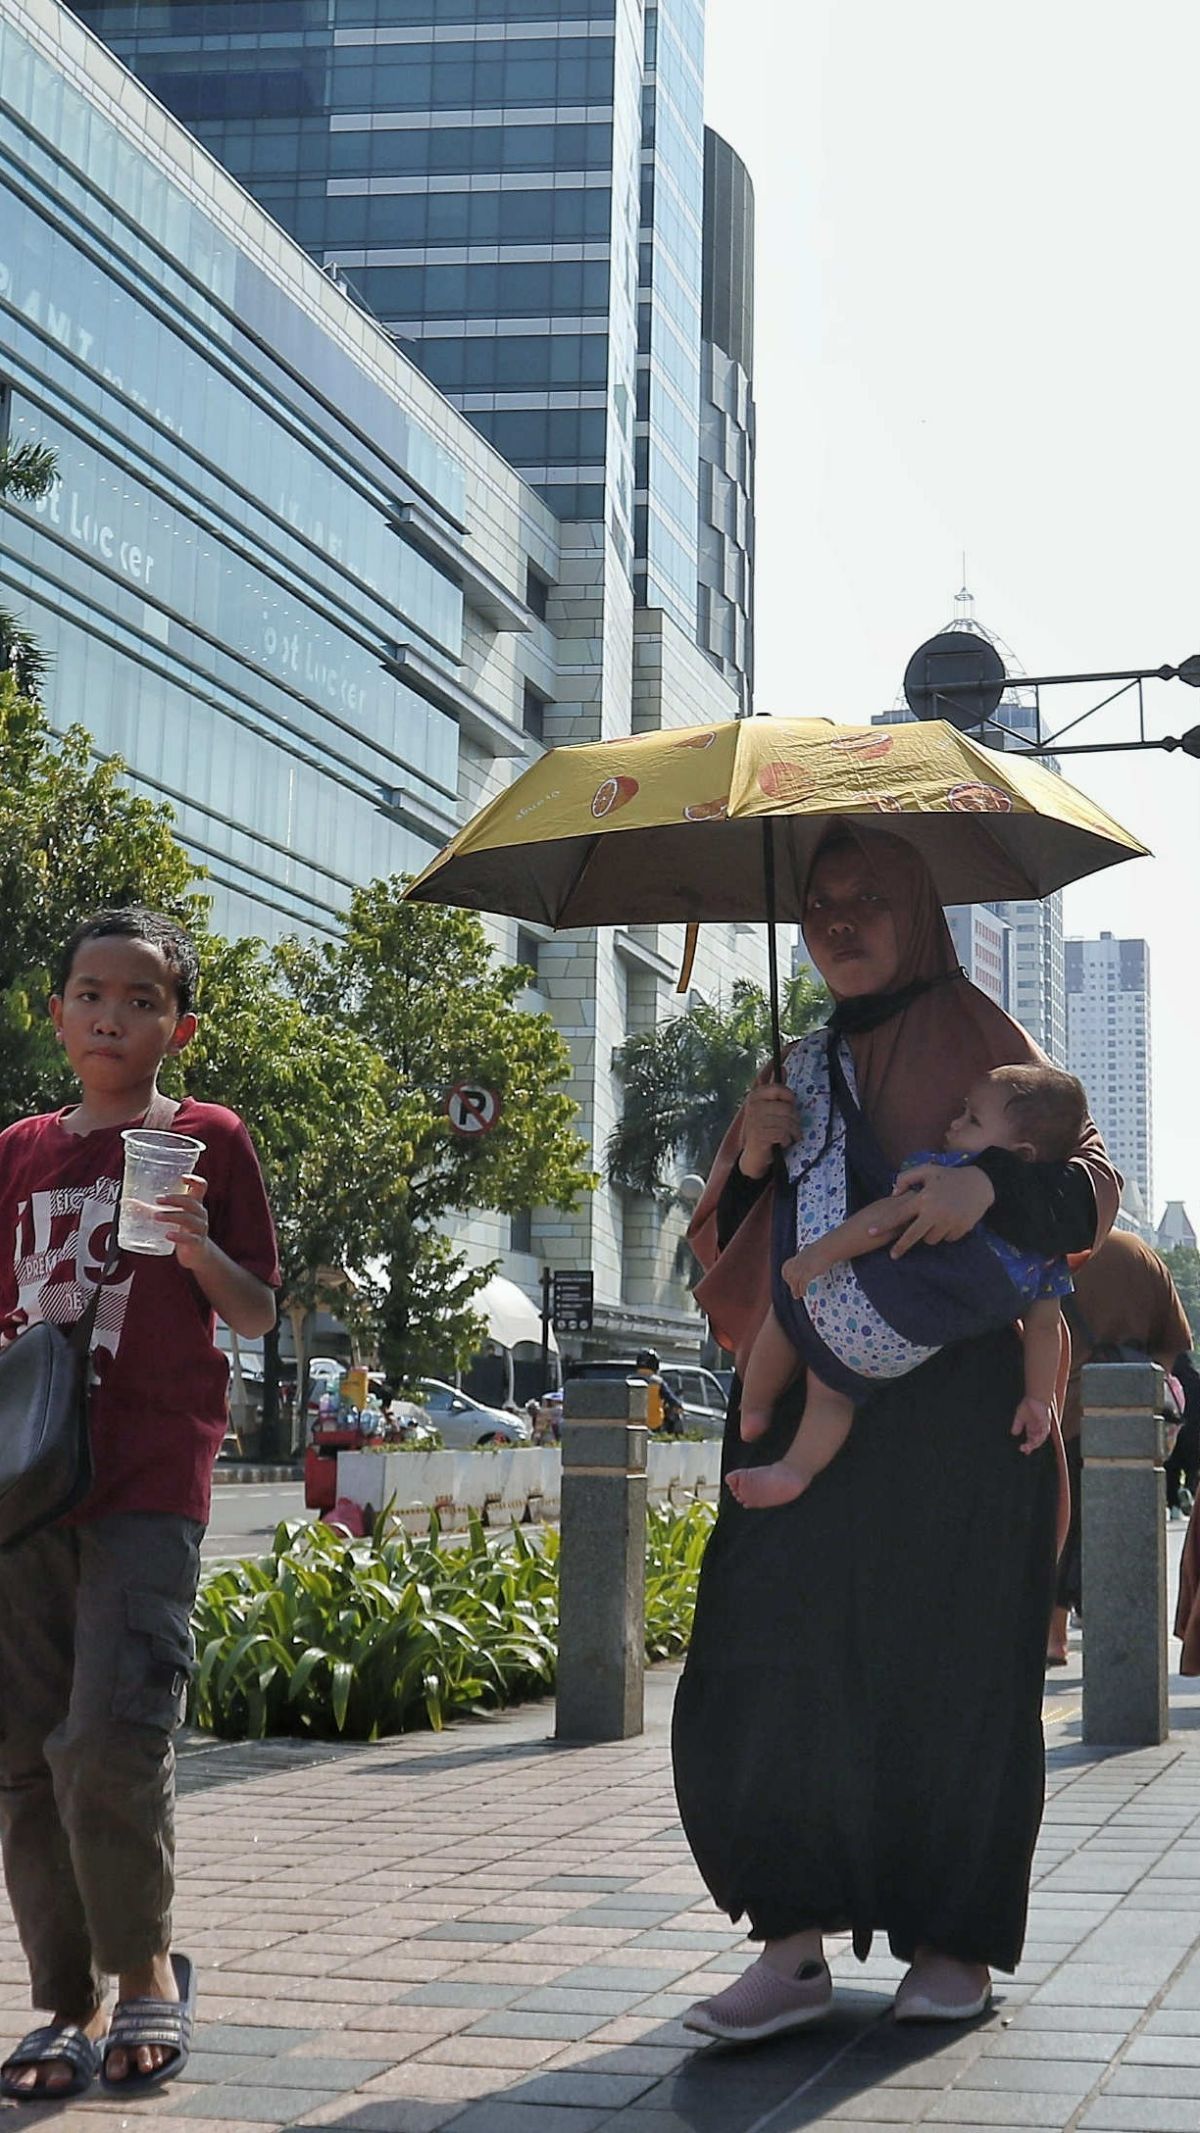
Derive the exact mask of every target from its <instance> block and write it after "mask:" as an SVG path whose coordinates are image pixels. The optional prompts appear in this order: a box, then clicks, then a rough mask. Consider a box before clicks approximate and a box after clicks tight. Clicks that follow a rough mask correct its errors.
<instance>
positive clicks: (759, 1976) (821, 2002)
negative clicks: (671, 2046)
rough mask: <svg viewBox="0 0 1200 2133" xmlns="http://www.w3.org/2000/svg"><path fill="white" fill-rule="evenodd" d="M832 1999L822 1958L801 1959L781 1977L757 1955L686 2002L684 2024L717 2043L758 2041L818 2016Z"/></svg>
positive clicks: (815, 2020)
mask: <svg viewBox="0 0 1200 2133" xmlns="http://www.w3.org/2000/svg"><path fill="white" fill-rule="evenodd" d="M832 2002H833V1979H832V1978H831V1977H830V1975H829V1966H828V1964H827V1963H818V1962H810V1963H801V1965H800V1968H799V1970H798V1971H797V1972H796V1974H795V1976H794V1977H781V1975H780V1973H779V1971H778V1970H772V1968H771V1965H770V1964H769V1963H766V1962H764V1961H763V1959H762V1957H761V1955H760V1956H759V1958H758V1961H757V1962H755V1963H751V1965H750V1968H749V1969H748V1970H744V1971H743V1972H742V1975H741V1977H739V1978H736V1979H735V1980H734V1983H733V1984H732V1985H727V1986H726V1987H725V1990H724V1992H718V1993H716V1994H715V1995H714V1997H713V1998H712V1999H711V2000H697V2002H696V2004H695V2006H694V2007H689V2008H688V2011H687V2013H686V2014H685V2015H684V2017H683V2026H684V2028H685V2029H695V2030H698V2031H699V2033H700V2035H701V2036H702V2037H716V2038H717V2040H718V2041H719V2042H720V2043H722V2044H758V2043H760V2042H761V2041H762V2039H763V2038H764V2037H780V2036H782V2035H783V2034H784V2033H785V2031H787V2030H789V2029H804V2028H805V2027H806V2026H807V2024H808V2023H809V2022H819V2021H820V2019H821V2016H822V2015H825V2014H828V2012H829V2009H830V2006H831V2004H832Z"/></svg>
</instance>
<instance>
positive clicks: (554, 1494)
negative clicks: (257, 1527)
mask: <svg viewBox="0 0 1200 2133" xmlns="http://www.w3.org/2000/svg"><path fill="white" fill-rule="evenodd" d="M646 1452H647V1458H646V1472H647V1481H648V1489H649V1496H650V1501H651V1502H652V1503H671V1504H677V1505H680V1506H683V1505H686V1504H689V1503H694V1502H695V1501H697V1500H700V1501H702V1502H705V1503H715V1502H716V1499H717V1494H718V1491H719V1488H720V1472H721V1447H720V1445H719V1444H715V1443H712V1442H705V1443H703V1444H693V1443H689V1442H682V1443H677V1444H672V1443H666V1444H664V1443H662V1442H660V1441H659V1440H658V1439H657V1438H654V1437H652V1438H651V1439H650V1442H649V1444H648V1446H647V1448H646ZM337 1493H338V1496H339V1497H343V1496H344V1497H346V1498H347V1499H348V1501H349V1502H350V1503H357V1504H362V1505H363V1506H364V1507H365V1506H367V1505H370V1507H371V1509H372V1510H373V1511H379V1510H382V1508H383V1506H384V1504H385V1503H388V1502H394V1503H395V1507H396V1514H397V1516H398V1517H399V1519H400V1521H401V1523H402V1524H403V1526H404V1527H405V1529H406V1531H407V1532H409V1533H424V1531H425V1529H426V1527H427V1526H428V1524H429V1514H430V1512H431V1511H432V1510H436V1511H437V1514H438V1517H439V1518H440V1519H441V1521H442V1525H443V1526H444V1527H445V1529H446V1530H447V1531H448V1532H451V1533H456V1532H462V1531H463V1530H464V1529H465V1527H466V1525H467V1522H468V1519H469V1517H470V1514H471V1512H472V1511H475V1512H477V1513H478V1514H479V1516H480V1517H481V1518H482V1519H483V1521H484V1523H485V1524H486V1525H487V1526H488V1527H489V1529H491V1528H499V1527H504V1528H505V1529H507V1528H508V1527H509V1526H519V1525H522V1524H523V1523H524V1522H525V1520H526V1519H529V1520H530V1521H532V1522H539V1521H542V1520H549V1521H551V1522H552V1521H553V1520H555V1519H557V1517H558V1513H559V1505H560V1502H561V1499H562V1455H561V1453H560V1452H559V1449H558V1446H557V1445H546V1446H539V1445H525V1444H520V1445H512V1446H509V1447H507V1448H506V1449H504V1450H500V1451H471V1452H389V1451H378V1452H339V1453H338V1455H337Z"/></svg>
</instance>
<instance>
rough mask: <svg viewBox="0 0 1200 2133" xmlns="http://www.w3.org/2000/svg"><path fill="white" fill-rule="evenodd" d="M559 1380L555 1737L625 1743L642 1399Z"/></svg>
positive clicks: (639, 1633)
mask: <svg viewBox="0 0 1200 2133" xmlns="http://www.w3.org/2000/svg"><path fill="white" fill-rule="evenodd" d="M648 1389H649V1388H648V1387H647V1386H646V1384H645V1383H644V1381H643V1380H642V1379H640V1378H630V1379H623V1378H615V1379H608V1378H579V1379H576V1380H574V1381H573V1382H572V1381H569V1382H568V1384H567V1388H566V1394H565V1398H564V1402H563V1407H564V1413H563V1434H562V1510H561V1513H560V1518H559V1526H560V1531H561V1535H562V1544H561V1548H560V1551H559V1558H558V1687H557V1691H556V1698H557V1703H556V1713H555V1727H554V1732H555V1738H556V1739H557V1740H579V1741H584V1740H628V1739H629V1738H630V1736H631V1735H633V1734H635V1733H640V1732H641V1731H642V1726H643V1710H644V1706H643V1685H644V1676H645V1670H646V1443H647V1438H648V1434H649V1432H648V1431H647V1428H646V1394H647V1391H648Z"/></svg>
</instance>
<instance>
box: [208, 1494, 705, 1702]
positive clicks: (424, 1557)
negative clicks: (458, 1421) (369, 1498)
mask: <svg viewBox="0 0 1200 2133" xmlns="http://www.w3.org/2000/svg"><path fill="white" fill-rule="evenodd" d="M714 1515H715V1514H714V1513H713V1511H712V1510H711V1508H710V1507H709V1506H707V1505H697V1506H694V1507H692V1508H690V1509H689V1510H687V1511H686V1512H675V1511H671V1510H658V1509H654V1510H651V1512H650V1513H649V1516H648V1519H647V1543H646V1654H647V1657H648V1658H650V1659H663V1658H667V1657H669V1656H670V1655H671V1654H672V1653H675V1652H679V1651H682V1650H683V1649H685V1647H686V1645H687V1640H688V1635H689V1633H690V1630H691V1621H692V1612H693V1609H694V1606H695V1597H696V1579H697V1577H698V1575H699V1568H700V1558H701V1556H702V1555H703V1552H704V1544H705V1541H706V1540H707V1538H708V1534H709V1531H710V1530H711V1527H712V1522H713V1517H714ZM558 1547H559V1539H558V1533H557V1531H556V1530H555V1529H554V1528H552V1527H540V1528H538V1529H537V1531H536V1534H535V1535H533V1536H527V1535H526V1534H525V1533H524V1532H523V1531H521V1530H519V1529H518V1530H515V1531H513V1532H509V1533H492V1534H489V1533H485V1531H484V1529H483V1527H482V1525H481V1524H480V1522H479V1520H478V1519H475V1518H473V1519H472V1521H471V1524H470V1527H469V1529H468V1532H467V1534H466V1535H465V1536H455V1537H454V1538H453V1539H451V1540H449V1541H443V1539H442V1536H441V1531H440V1527H439V1524H438V1521H437V1518H436V1517H434V1518H432V1519H431V1521H430V1527H429V1532H428V1534H427V1535H426V1536H423V1537H422V1538H420V1539H414V1538H412V1537H411V1536H410V1535H409V1534H407V1533H405V1532H404V1531H403V1530H402V1529H401V1528H399V1527H398V1526H396V1525H395V1523H394V1522H393V1521H392V1520H391V1518H390V1516H389V1514H388V1513H387V1512H384V1513H383V1514H381V1516H380V1517H379V1518H378V1519H377V1520H376V1522H375V1525H374V1529H373V1531H372V1533H371V1534H370V1536H369V1537H368V1538H367V1539H365V1540H360V1541H351V1540H347V1539H346V1538H345V1537H344V1536H343V1535H341V1534H337V1533H334V1532H331V1530H330V1529H329V1527H328V1526H324V1525H321V1524H314V1525H286V1524H285V1525H281V1526H280V1527H279V1529H278V1531H277V1532H276V1535H275V1539H274V1543H273V1545H272V1550H271V1553H270V1554H269V1555H266V1556H263V1557H262V1558H261V1559H260V1560H258V1561H253V1562H242V1563H235V1564H232V1565H230V1566H229V1567H227V1568H225V1569H222V1570H218V1571H216V1572H215V1573H214V1574H213V1575H212V1576H211V1577H209V1578H207V1579H206V1580H205V1582H204V1584H203V1585H202V1587H201V1589H200V1593H199V1597H198V1599H197V1602H196V1612H195V1617H194V1621H193V1627H194V1629H195V1634H196V1648H197V1653H198V1666H197V1672H196V1678H195V1682H194V1684H193V1691H192V1706H191V1716H192V1720H193V1723H195V1724H196V1725H199V1726H203V1727H205V1728H206V1729H207V1730H209V1731H210V1732H213V1733H216V1734H219V1735H221V1736H222V1737H223V1738H224V1739H226V1740H241V1739H244V1738H246V1737H247V1736H250V1737H252V1738H256V1739H261V1738H262V1737H263V1736H264V1735H266V1734H269V1733H274V1734H279V1733H284V1734H287V1733H291V1734H305V1735H308V1736H309V1737H330V1736H335V1735H337V1736H340V1737H342V1738H343V1739H348V1740H377V1739H378V1738H379V1737H380V1736H381V1735H383V1734H389V1733H399V1732H403V1731H404V1730H405V1728H406V1727H411V1726H420V1725H428V1726H432V1727H435V1728H440V1727H441V1726H442V1725H443V1724H444V1722H445V1721H446V1719H447V1718H451V1717H454V1716H458V1715H461V1714H462V1713H464V1712H467V1711H470V1710H474V1709H497V1708H499V1707H500V1706H501V1705H503V1704H507V1703H518V1702H520V1701H522V1699H524V1698H526V1697H530V1696H540V1695H544V1694H545V1693H546V1692H547V1691H548V1690H549V1689H551V1688H552V1687H553V1684H554V1667H555V1659H556V1656H557V1654H556V1648H555V1641H556V1637H557V1630H558Z"/></svg>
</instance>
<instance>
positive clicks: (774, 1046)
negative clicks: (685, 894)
mask: <svg viewBox="0 0 1200 2133" xmlns="http://www.w3.org/2000/svg"><path fill="white" fill-rule="evenodd" d="M763 889H764V892H765V896H764V901H765V903H766V910H767V984H768V987H769V989H770V995H771V1064H772V1067H773V1069H774V1074H775V1079H776V1081H782V1080H783V1040H782V1038H781V1036H780V1034H779V949H778V945H777V943H776V939H775V824H774V821H773V820H772V818H771V816H770V815H766V816H764V818H763Z"/></svg>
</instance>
